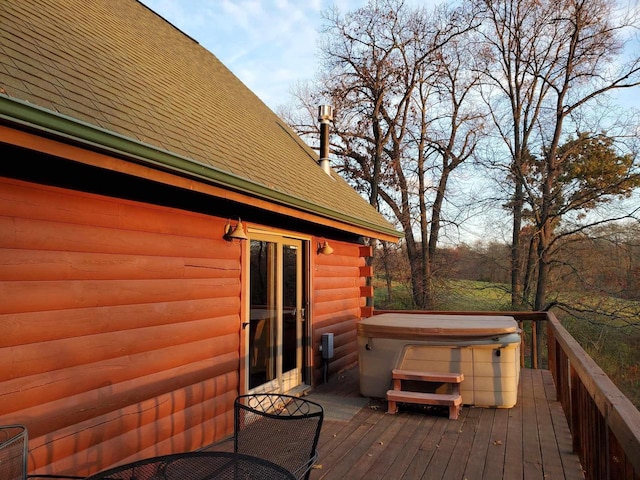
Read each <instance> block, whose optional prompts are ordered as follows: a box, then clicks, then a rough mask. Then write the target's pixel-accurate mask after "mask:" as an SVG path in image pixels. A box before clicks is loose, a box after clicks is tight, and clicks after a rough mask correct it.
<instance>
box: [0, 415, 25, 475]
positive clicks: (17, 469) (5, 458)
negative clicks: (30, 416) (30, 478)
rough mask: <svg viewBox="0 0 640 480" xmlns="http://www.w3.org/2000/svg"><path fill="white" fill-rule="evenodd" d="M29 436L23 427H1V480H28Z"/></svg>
mask: <svg viewBox="0 0 640 480" xmlns="http://www.w3.org/2000/svg"><path fill="white" fill-rule="evenodd" d="M28 444H29V436H28V433H27V429H26V428H25V427H24V426H23V425H0V479H2V480H24V479H25V478H27V453H28Z"/></svg>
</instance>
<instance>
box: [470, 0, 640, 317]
mask: <svg viewBox="0 0 640 480" xmlns="http://www.w3.org/2000/svg"><path fill="white" fill-rule="evenodd" d="M472 1H473V5H474V7H475V8H476V9H477V10H478V11H484V12H485V21H484V23H483V26H482V28H481V29H480V32H481V33H482V38H483V41H482V45H483V47H484V50H483V53H484V55H482V56H478V57H477V58H479V59H481V60H483V61H484V62H485V63H484V64H482V65H480V67H481V69H482V70H483V71H484V72H485V81H486V83H485V88H484V90H483V92H484V95H485V99H486V100H487V104H488V105H489V106H490V107H491V112H492V119H493V121H494V124H495V125H496V127H497V131H498V132H499V134H500V136H501V138H502V140H503V142H504V144H505V145H506V146H507V149H508V152H509V158H510V161H509V164H508V168H509V175H508V177H509V180H510V181H511V182H512V184H513V193H512V196H511V199H510V202H509V206H510V208H511V212H512V216H513V237H512V257H511V264H512V279H511V283H512V304H513V307H515V308H517V307H519V306H520V305H521V304H522V302H523V301H524V283H523V278H524V276H523V271H524V268H523V266H524V265H526V262H525V261H523V257H522V255H523V254H524V252H526V251H527V249H523V248H521V245H520V240H521V238H522V236H521V231H522V228H523V224H524V223H523V222H525V221H526V220H527V219H526V218H525V206H526V205H527V204H528V205H529V207H530V208H531V212H530V214H531V216H530V217H529V220H532V224H533V225H534V227H535V230H534V232H533V235H534V237H533V238H532V245H535V248H536V255H535V260H536V262H537V268H536V270H537V271H536V273H537V279H536V288H535V296H534V302H533V307H534V308H535V309H544V308H546V307H547V305H546V295H547V281H548V275H549V267H550V263H551V260H552V258H551V252H552V249H551V247H552V243H553V240H554V238H555V237H554V235H556V234H557V232H558V230H557V229H558V227H559V225H560V222H561V220H562V219H563V215H564V216H568V215H569V214H570V212H577V211H579V210H581V209H583V210H584V207H585V206H586V205H587V203H583V204H582V205H579V204H577V203H575V204H573V206H572V208H571V209H569V210H567V209H564V211H562V214H560V213H561V210H558V203H559V202H558V197H557V194H558V189H557V188H556V186H557V185H558V183H559V182H560V181H561V179H562V178H563V176H564V175H566V174H567V166H568V165H570V162H566V161H565V160H566V158H567V156H566V155H563V152H561V151H560V146H561V144H562V143H563V141H567V139H568V137H569V134H570V133H573V134H574V135H578V133H579V128H580V121H581V118H584V117H585V116H589V113H594V111H595V110H590V109H594V108H595V107H596V106H597V105H596V102H597V100H598V99H600V98H602V97H604V96H606V95H607V94H608V93H610V92H612V91H614V90H617V89H622V88H630V87H634V86H637V85H639V84H640V56H639V54H638V52H634V53H633V54H632V55H631V57H630V58H628V59H626V61H623V56H622V54H623V52H624V50H623V47H624V45H625V43H624V40H625V38H627V37H625V35H627V34H628V29H629V28H637V27H638V26H639V25H638V23H637V19H635V18H632V17H628V16H625V15H623V14H622V13H623V12H622V11H621V10H619V9H616V7H617V5H616V4H615V3H614V2H610V1H609V0H591V1H588V2H587V1H586V0H561V1H556V0H499V1H494V0H472ZM603 128H604V126H603ZM578 138H580V137H578ZM588 138H589V137H586V138H584V140H585V142H588ZM591 138H592V137H591ZM531 152H539V155H538V157H537V160H536V161H535V162H534V161H533V159H534V158H536V155H532V153H531ZM533 168H535V169H536V172H535V175H532V174H531V171H532V169H533ZM634 168H635V166H633V165H632V166H631V168H629V169H628V170H627V171H626V173H625V174H624V175H623V177H626V178H627V179H628V180H631V181H633V178H634V175H637V172H636V171H635V170H634ZM532 178H535V182H531V179H532ZM619 181H621V182H622V181H624V180H623V179H622V178H621V179H619ZM617 185H618V186H622V183H618V184H617ZM592 186H593V185H586V184H583V185H582V188H583V189H589V188H590V187H592ZM627 187H631V188H633V186H632V185H631V184H626V185H625V186H624V187H622V189H624V188H627ZM583 193H584V191H583ZM592 193H594V197H593V198H603V196H605V195H616V194H624V192H622V191H617V192H616V186H615V185H611V189H610V190H609V191H608V192H607V191H606V190H603V189H601V190H600V191H599V193H595V192H594V191H593V190H592ZM584 226H585V225H584V224H581V225H580V227H579V228H584Z"/></svg>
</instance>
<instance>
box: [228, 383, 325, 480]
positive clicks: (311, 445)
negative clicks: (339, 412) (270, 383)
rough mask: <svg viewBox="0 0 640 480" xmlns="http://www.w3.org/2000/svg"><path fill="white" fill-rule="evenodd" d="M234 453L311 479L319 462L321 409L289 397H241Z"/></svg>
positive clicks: (236, 421) (267, 395) (270, 395)
mask: <svg viewBox="0 0 640 480" xmlns="http://www.w3.org/2000/svg"><path fill="white" fill-rule="evenodd" d="M234 416H235V428H234V450H235V452H236V453H243V454H246V455H253V456H256V457H260V458H263V459H265V460H269V461H271V462H273V463H275V464H277V465H280V466H281V467H284V468H286V469H287V470H289V471H290V472H292V473H293V474H294V476H295V477H296V478H297V479H308V478H309V474H310V473H311V468H312V467H313V464H314V463H315V461H316V460H317V458H318V452H317V450H316V449H317V446H318V438H319V437H320V429H321V428H322V420H323V419H324V410H323V409H322V406H321V405H319V404H317V403H315V402H312V401H309V400H305V399H303V398H299V397H293V396H290V395H280V394H269V393H257V394H251V395H241V396H239V397H238V398H236V400H235V403H234Z"/></svg>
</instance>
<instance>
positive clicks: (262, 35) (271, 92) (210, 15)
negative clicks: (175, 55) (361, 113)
mask: <svg viewBox="0 0 640 480" xmlns="http://www.w3.org/2000/svg"><path fill="white" fill-rule="evenodd" d="M141 1H142V3H143V4H145V5H146V6H147V7H149V8H150V9H151V10H153V11H155V12H156V13H158V14H159V15H161V16H162V17H164V18H165V19H166V20H168V21H169V22H171V23H172V24H173V25H175V26H176V27H178V28H179V29H180V30H182V31H183V32H185V33H186V34H187V35H189V36H191V37H193V38H194V39H195V40H196V41H197V42H198V43H200V44H201V45H202V46H203V47H205V48H206V49H207V50H209V51H210V52H211V53H213V54H214V55H215V56H216V57H218V59H220V61H222V63H224V64H225V65H226V66H227V68H229V69H230V70H231V71H232V72H233V73H234V74H235V75H236V76H237V77H239V78H240V80H242V81H243V82H244V84H245V85H247V86H248V87H249V88H250V89H251V90H252V91H253V92H254V93H255V94H256V95H258V97H260V99H261V100H262V101H263V102H265V103H266V104H267V105H268V106H269V107H270V108H271V109H272V110H274V111H276V110H277V109H278V107H280V106H282V105H285V104H287V103H290V101H291V96H290V93H289V92H290V87H291V86H292V85H293V84H294V83H296V82H297V81H303V80H307V79H311V78H313V77H314V75H315V73H316V71H317V62H318V57H317V39H318V35H319V33H318V32H319V29H320V27H321V25H322V17H321V12H322V11H326V10H328V9H329V8H330V7H331V6H332V5H333V4H334V0H141ZM335 3H337V4H338V5H339V8H340V10H342V11H348V10H351V9H354V8H359V7H361V6H364V5H365V4H366V0H336V1H335Z"/></svg>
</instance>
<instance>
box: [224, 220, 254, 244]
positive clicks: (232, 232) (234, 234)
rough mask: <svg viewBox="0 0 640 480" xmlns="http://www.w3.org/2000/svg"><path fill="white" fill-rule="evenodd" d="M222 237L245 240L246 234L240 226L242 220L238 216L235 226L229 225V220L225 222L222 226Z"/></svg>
mask: <svg viewBox="0 0 640 480" xmlns="http://www.w3.org/2000/svg"><path fill="white" fill-rule="evenodd" d="M223 238H224V239H225V240H229V241H231V240H233V239H234V238H236V239H238V240H247V239H248V238H249V237H247V234H246V233H245V232H244V227H243V226H242V220H240V218H238V223H236V225H235V226H233V225H231V220H227V224H226V225H225V226H224V235H223Z"/></svg>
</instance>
